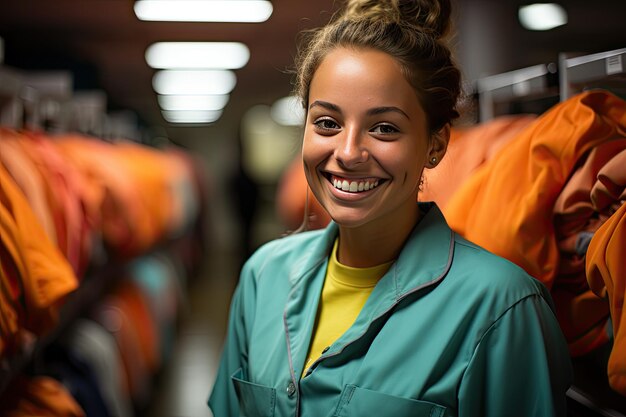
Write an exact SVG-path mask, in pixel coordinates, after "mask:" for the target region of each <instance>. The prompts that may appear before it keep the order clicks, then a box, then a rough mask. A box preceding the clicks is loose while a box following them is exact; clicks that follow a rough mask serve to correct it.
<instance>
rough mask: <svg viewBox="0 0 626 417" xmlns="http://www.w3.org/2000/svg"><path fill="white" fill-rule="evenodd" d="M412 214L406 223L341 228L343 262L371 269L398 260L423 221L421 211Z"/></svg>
mask: <svg viewBox="0 0 626 417" xmlns="http://www.w3.org/2000/svg"><path fill="white" fill-rule="evenodd" d="M412 213H413V214H412V215H409V216H405V217H403V219H405V220H404V221H402V222H398V221H395V222H393V223H390V224H384V225H380V224H376V225H372V224H367V225H363V226H359V227H343V226H339V247H338V249H337V258H338V260H339V262H340V263H341V264H343V265H346V266H351V267H355V268H368V267H372V266H376V265H381V264H384V263H386V262H390V261H393V260H394V259H396V258H397V257H398V255H399V254H400V251H401V250H402V247H403V246H404V242H405V241H406V239H407V238H408V237H409V235H410V234H411V231H412V230H413V227H415V225H416V224H417V222H418V221H419V219H420V217H421V215H420V212H419V210H418V209H417V208H415V210H413V212H412Z"/></svg>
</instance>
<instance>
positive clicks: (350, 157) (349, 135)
mask: <svg viewBox="0 0 626 417" xmlns="http://www.w3.org/2000/svg"><path fill="white" fill-rule="evenodd" d="M335 158H336V159H337V161H338V162H339V163H340V164H341V165H342V166H344V167H346V168H351V167H354V166H356V165H358V164H361V163H363V162H365V161H367V159H368V158H369V152H368V151H367V149H366V148H365V138H364V137H362V135H361V133H360V132H359V130H358V129H346V130H344V133H343V135H341V139H340V140H339V142H338V143H337V148H336V149H335Z"/></svg>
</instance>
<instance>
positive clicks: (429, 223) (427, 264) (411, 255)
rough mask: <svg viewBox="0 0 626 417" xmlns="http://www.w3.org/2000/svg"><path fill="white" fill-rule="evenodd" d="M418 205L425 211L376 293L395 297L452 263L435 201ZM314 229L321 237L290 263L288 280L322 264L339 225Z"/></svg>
mask: <svg viewBox="0 0 626 417" xmlns="http://www.w3.org/2000/svg"><path fill="white" fill-rule="evenodd" d="M418 205H419V209H420V210H421V211H422V213H425V214H424V215H423V216H422V218H421V220H420V222H419V223H418V224H417V225H416V226H415V228H414V229H413V231H412V232H411V234H410V235H409V238H408V239H407V242H406V244H405V246H404V248H403V249H402V251H401V252H400V255H399V257H398V259H397V260H396V262H394V264H393V265H392V266H391V268H390V269H389V271H387V273H386V274H385V276H383V278H381V281H380V282H379V284H378V286H377V290H375V291H376V293H379V292H381V291H384V292H385V294H386V295H387V297H391V298H392V299H394V300H396V301H397V300H399V299H400V298H402V297H404V296H405V295H406V294H407V293H410V292H413V291H415V290H418V289H420V288H423V287H426V286H428V285H430V284H434V283H436V282H438V281H439V280H441V279H443V277H444V276H445V275H446V273H447V271H448V269H449V268H450V265H451V263H452V255H453V248H454V232H453V231H452V230H451V229H450V228H449V227H448V224H447V223H446V220H445V218H444V216H443V214H442V213H441V211H440V210H439V207H437V205H436V204H435V203H418ZM416 209H418V207H416ZM314 233H321V238H320V239H318V240H317V241H316V243H315V245H314V246H313V247H312V248H311V250H310V251H308V252H307V253H303V254H302V256H301V257H300V259H299V261H298V262H296V264H295V265H294V268H293V269H292V273H291V276H290V278H291V281H292V284H296V283H297V281H299V280H300V279H301V278H302V277H304V276H306V275H307V273H308V272H309V271H311V270H312V269H315V268H317V267H319V266H321V265H325V262H326V261H327V259H328V256H329V255H330V252H331V250H332V245H333V243H334V241H335V239H336V237H337V234H338V233H339V228H338V226H337V224H336V223H334V222H330V224H329V225H328V226H327V227H326V228H325V229H323V230H322V231H317V232H314ZM378 287H380V288H378ZM370 298H372V297H370Z"/></svg>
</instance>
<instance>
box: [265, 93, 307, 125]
mask: <svg viewBox="0 0 626 417" xmlns="http://www.w3.org/2000/svg"><path fill="white" fill-rule="evenodd" d="M270 114H271V116H272V119H274V121H275V122H276V123H279V124H281V125H285V126H302V124H303V123H304V117H305V114H304V109H303V108H302V105H301V104H300V99H299V98H298V97H295V96H289V97H283V98H281V99H278V100H276V101H275V102H274V104H272V109H271V112H270Z"/></svg>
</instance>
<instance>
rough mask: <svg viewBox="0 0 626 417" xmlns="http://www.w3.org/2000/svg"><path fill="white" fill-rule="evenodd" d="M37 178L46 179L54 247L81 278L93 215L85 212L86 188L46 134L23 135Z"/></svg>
mask: <svg viewBox="0 0 626 417" xmlns="http://www.w3.org/2000/svg"><path fill="white" fill-rule="evenodd" d="M19 143H20V145H21V146H22V148H23V149H24V151H25V152H26V153H27V154H28V155H29V157H30V159H31V160H32V161H33V163H34V164H35V166H36V167H37V169H38V170H39V173H40V175H41V176H42V177H43V178H45V179H46V181H45V186H46V187H45V188H46V196H47V200H48V203H49V206H50V209H51V212H52V214H53V219H54V224H55V229H56V236H57V246H58V247H59V249H60V250H61V252H62V253H63V254H64V255H65V257H66V258H67V260H68V261H69V262H70V264H71V265H72V267H73V268H74V272H75V273H76V276H77V277H78V278H82V277H83V275H84V272H85V270H86V268H87V264H88V263H89V257H90V251H91V230H92V229H93V227H94V225H93V216H91V215H90V213H88V210H89V208H88V205H89V203H88V202H87V201H85V195H86V194H88V193H89V191H87V190H86V188H87V186H86V184H85V182H84V180H83V178H82V176H81V174H80V173H79V172H78V170H77V168H76V167H75V166H74V165H73V164H72V163H71V161H69V160H68V159H67V158H66V157H65V156H64V155H63V154H62V153H61V152H60V151H59V150H58V149H57V147H56V146H55V145H54V142H53V141H52V140H50V138H49V137H47V136H46V135H45V134H43V133H41V132H25V133H24V135H23V137H22V139H21V140H20V141H19Z"/></svg>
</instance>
